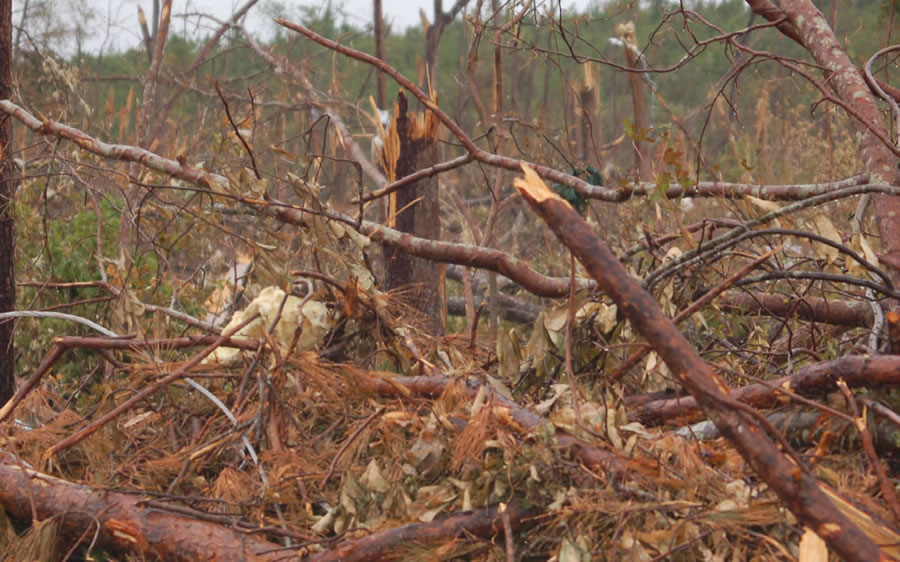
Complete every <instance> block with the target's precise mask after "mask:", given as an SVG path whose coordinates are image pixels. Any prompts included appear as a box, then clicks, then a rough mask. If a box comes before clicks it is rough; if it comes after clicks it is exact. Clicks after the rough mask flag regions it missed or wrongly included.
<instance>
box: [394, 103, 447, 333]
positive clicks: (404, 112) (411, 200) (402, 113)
mask: <svg viewBox="0 0 900 562" xmlns="http://www.w3.org/2000/svg"><path fill="white" fill-rule="evenodd" d="M436 161H437V119H436V118H435V117H434V115H433V114H432V113H431V112H426V114H425V116H424V118H422V117H421V116H419V115H416V114H410V113H409V107H408V103H407V100H406V96H405V95H404V94H403V92H402V91H400V92H399V93H398V94H397V105H395V106H394V118H393V120H392V122H391V129H390V131H388V133H387V138H386V139H385V142H384V162H385V164H386V170H385V172H386V176H387V178H388V181H396V180H398V179H400V178H403V177H406V176H408V175H410V174H412V173H413V172H415V171H417V170H420V169H422V168H427V167H429V166H432V165H434V164H435V163H436ZM394 195H395V196H396V199H395V201H394V204H393V205H392V206H391V207H392V210H395V212H396V214H394V215H393V216H392V217H390V218H391V219H393V221H392V222H394V227H395V228H397V229H398V230H400V231H402V232H409V233H412V234H415V235H416V236H421V237H424V238H430V239H432V240H439V239H440V237H441V218H440V207H439V203H438V201H439V199H438V181H437V177H436V176H432V177H430V178H422V179H420V180H419V181H417V182H415V183H413V184H411V185H409V186H407V187H404V188H403V189H401V190H400V191H398V192H396V193H395V194H392V196H394ZM384 257H385V260H384V261H385V269H386V271H385V286H386V288H388V289H395V288H399V287H408V288H410V289H411V290H412V298H411V299H410V300H411V304H412V305H413V306H414V307H415V308H416V309H417V310H419V311H421V312H423V313H424V314H425V316H426V318H427V322H428V328H429V329H430V331H431V333H432V334H435V335H437V334H440V333H441V332H442V328H441V286H442V283H443V280H442V276H441V270H440V264H438V263H437V262H433V261H429V260H424V259H421V258H416V257H413V256H411V255H409V254H407V253H405V252H402V251H400V250H395V249H393V248H389V247H385V250H384Z"/></svg>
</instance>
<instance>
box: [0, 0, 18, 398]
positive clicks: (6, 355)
mask: <svg viewBox="0 0 900 562" xmlns="http://www.w3.org/2000/svg"><path fill="white" fill-rule="evenodd" d="M12 64H13V58H12V1H11V0H0V99H7V98H9V97H10V96H11V95H12ZM11 147H12V123H11V122H10V120H9V119H3V120H2V121H0V312H11V311H13V310H15V309H16V275H15V261H16V260H15V258H16V234H15V219H14V216H13V199H14V197H15V193H16V185H17V184H18V175H19V173H18V170H16V166H15V163H14V162H13V158H12V154H11ZM13 339H14V324H13V321H12V320H5V321H4V320H0V404H5V403H6V401H7V400H9V399H10V398H12V396H13V394H14V393H15V391H16V355H15V349H14V347H13Z"/></svg>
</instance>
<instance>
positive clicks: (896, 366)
mask: <svg viewBox="0 0 900 562" xmlns="http://www.w3.org/2000/svg"><path fill="white" fill-rule="evenodd" d="M841 378H842V379H844V380H845V381H846V382H847V384H848V385H850V386H852V387H858V386H898V385H900V356H898V355H878V356H875V357H867V356H856V355H851V356H847V357H841V358H840V359H835V360H833V361H824V362H822V363H816V364H815V365H810V366H809V367H804V368H802V369H800V370H799V371H797V372H796V373H794V374H793V375H788V376H786V377H781V378H780V379H775V380H772V381H769V382H766V383H765V384H751V385H748V386H744V387H741V388H738V389H735V390H733V391H731V394H730V395H729V396H730V397H731V398H733V399H735V400H740V401H741V402H743V403H745V404H749V405H751V406H754V407H758V408H771V407H773V406H776V405H778V404H779V403H781V402H783V401H787V400H789V397H788V395H787V394H786V393H785V391H787V392H792V393H794V394H799V395H800V396H821V395H823V394H825V393H828V392H834V391H835V390H836V389H837V381H838V379H841ZM700 414H701V412H700V407H699V406H698V405H697V400H696V398H694V397H693V396H685V397H682V398H669V399H665V400H654V401H652V402H647V403H644V404H641V405H640V406H638V407H637V408H636V409H634V410H630V411H629V413H628V415H629V418H631V419H635V420H637V421H639V422H641V423H643V424H645V425H662V424H671V423H674V422H675V421H676V420H677V421H678V423H682V422H689V421H692V420H693V418H694V417H696V416H698V415H700ZM685 418H687V419H685Z"/></svg>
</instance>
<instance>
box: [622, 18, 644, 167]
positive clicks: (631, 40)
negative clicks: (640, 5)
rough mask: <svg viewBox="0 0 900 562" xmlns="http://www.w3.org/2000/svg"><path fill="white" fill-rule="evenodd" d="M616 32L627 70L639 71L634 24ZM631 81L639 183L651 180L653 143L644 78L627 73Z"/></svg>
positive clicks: (636, 165)
mask: <svg viewBox="0 0 900 562" xmlns="http://www.w3.org/2000/svg"><path fill="white" fill-rule="evenodd" d="M616 32H617V34H618V35H619V37H620V39H621V40H622V42H623V43H624V44H625V60H626V62H627V63H628V67H629V68H634V69H640V68H641V61H640V58H639V57H640V51H638V49H637V44H636V41H635V29H634V24H633V23H631V22H628V23H627V24H624V25H622V26H617V28H616ZM628 79H629V80H630V81H631V99H632V102H633V104H634V125H633V127H632V131H633V133H634V135H633V138H632V144H633V145H634V167H635V169H636V170H637V172H638V176H639V177H640V180H641V181H652V180H653V162H652V155H651V152H652V150H653V143H652V142H651V141H650V138H649V135H650V111H649V108H648V107H647V91H646V84H645V83H644V76H643V74H642V73H640V72H629V73H628Z"/></svg>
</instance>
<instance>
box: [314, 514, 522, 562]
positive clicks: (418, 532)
mask: <svg viewBox="0 0 900 562" xmlns="http://www.w3.org/2000/svg"><path fill="white" fill-rule="evenodd" d="M506 509H507V513H508V514H509V520H510V523H511V525H512V526H513V527H518V526H519V525H520V524H521V523H522V522H523V520H524V519H525V518H526V517H527V516H528V514H529V513H531V512H532V511H533V510H528V509H525V508H524V507H521V506H516V505H509V506H507V507H506ZM501 532H503V522H502V520H501V512H500V506H499V505H492V506H489V507H483V508H481V509H476V510H473V511H462V512H458V513H454V514H453V515H450V516H448V517H445V518H443V519H439V520H437V521H431V522H429V523H411V524H409V525H403V526H401V527H394V528H393V529H385V530H383V531H378V532H375V533H372V534H370V535H367V536H365V537H362V538H360V539H355V540H348V541H344V542H342V543H340V544H338V545H337V546H335V547H334V548H333V549H331V550H328V551H327V552H323V553H321V554H317V555H315V556H311V557H309V558H308V560H310V561H315V562H331V561H334V562H356V561H360V562H362V561H365V560H385V559H388V560H390V559H394V558H393V557H391V553H392V552H395V553H397V554H398V556H397V558H396V559H398V560H399V559H402V557H401V556H400V554H401V553H400V552H398V551H401V550H402V549H403V548H404V547H405V548H409V546H410V543H434V542H439V541H449V540H452V539H455V538H457V537H462V536H466V535H475V536H478V537H482V538H486V539H489V538H491V537H493V536H494V535H497V534H499V533H501ZM507 539H508V537H507Z"/></svg>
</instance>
